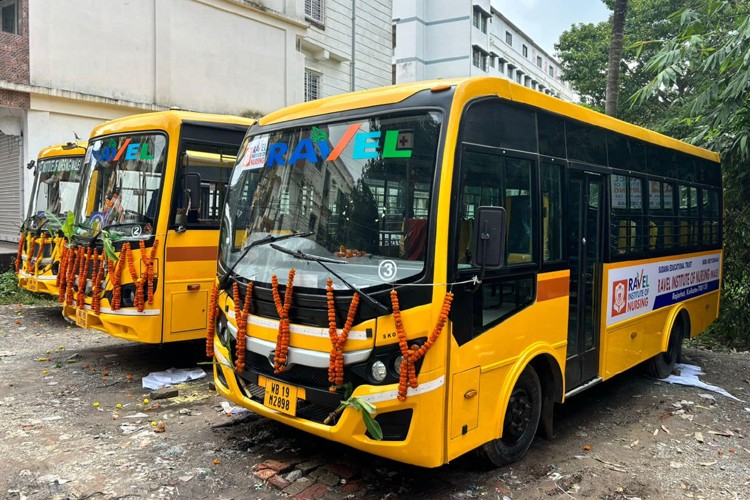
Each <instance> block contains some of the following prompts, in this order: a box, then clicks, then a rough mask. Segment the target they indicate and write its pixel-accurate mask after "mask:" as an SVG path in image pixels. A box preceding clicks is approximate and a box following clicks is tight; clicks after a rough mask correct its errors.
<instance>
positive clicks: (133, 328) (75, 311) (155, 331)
mask: <svg viewBox="0 0 750 500" xmlns="http://www.w3.org/2000/svg"><path fill="white" fill-rule="evenodd" d="M63 316H64V317H65V318H67V319H69V320H71V321H73V322H75V323H76V324H77V325H78V326H80V327H82V328H91V329H94V330H99V331H100V332H104V333H107V334H109V335H111V336H113V337H117V338H121V339H125V340H132V341H134V342H143V343H146V344H159V343H161V342H162V325H161V311H160V310H159V309H146V310H144V311H143V312H138V311H137V310H136V308H134V307H127V308H122V309H118V310H117V311H113V310H112V309H110V308H109V307H105V306H104V305H102V306H101V308H100V311H99V314H96V313H95V312H94V310H93V309H92V307H91V299H90V298H89V297H87V298H86V304H85V305H84V306H83V308H78V307H76V306H75V303H74V304H73V305H68V304H64V305H63Z"/></svg>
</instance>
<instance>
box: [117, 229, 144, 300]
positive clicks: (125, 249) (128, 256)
mask: <svg viewBox="0 0 750 500" xmlns="http://www.w3.org/2000/svg"><path fill="white" fill-rule="evenodd" d="M123 255H125V257H123ZM120 260H125V261H126V262H127V264H128V271H129V272H130V279H132V280H133V283H134V284H135V299H134V301H133V302H134V303H133V305H134V306H135V307H136V309H138V312H143V310H144V309H145V304H144V300H143V278H139V277H138V273H137V272H136V270H135V263H133V250H132V249H131V248H130V243H124V244H123V245H122V252H120Z"/></svg>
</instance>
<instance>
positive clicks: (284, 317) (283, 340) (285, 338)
mask: <svg viewBox="0 0 750 500" xmlns="http://www.w3.org/2000/svg"><path fill="white" fill-rule="evenodd" d="M294 273H295V271H294V269H293V268H292V269H290V270H289V281H288V282H287V285H286V290H285V291H284V302H283V303H282V302H281V296H280V295H279V279H278V278H277V277H276V275H275V274H274V275H273V276H271V286H272V290H273V303H274V305H275V306H276V312H277V313H278V315H279V334H278V335H277V337H276V350H275V351H274V354H273V372H274V373H277V374H278V373H281V372H283V371H284V370H286V361H287V354H288V352H289V338H290V335H289V309H290V308H291V307H292V290H293V289H294Z"/></svg>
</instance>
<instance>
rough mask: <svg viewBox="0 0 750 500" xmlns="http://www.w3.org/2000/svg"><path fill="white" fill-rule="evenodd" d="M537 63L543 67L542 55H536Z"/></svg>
mask: <svg viewBox="0 0 750 500" xmlns="http://www.w3.org/2000/svg"><path fill="white" fill-rule="evenodd" d="M536 65H537V66H539V67H540V68H541V67H542V56H536Z"/></svg>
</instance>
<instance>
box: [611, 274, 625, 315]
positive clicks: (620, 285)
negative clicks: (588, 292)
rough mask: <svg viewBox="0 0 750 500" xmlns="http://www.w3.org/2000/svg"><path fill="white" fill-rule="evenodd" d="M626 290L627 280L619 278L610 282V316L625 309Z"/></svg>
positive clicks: (618, 313) (621, 312)
mask: <svg viewBox="0 0 750 500" xmlns="http://www.w3.org/2000/svg"><path fill="white" fill-rule="evenodd" d="M627 292H628V280H620V281H615V282H614V283H612V297H613V299H612V317H615V316H619V315H620V314H623V313H624V312H625V310H626V307H625V306H626V304H627V300H626V299H627Z"/></svg>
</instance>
